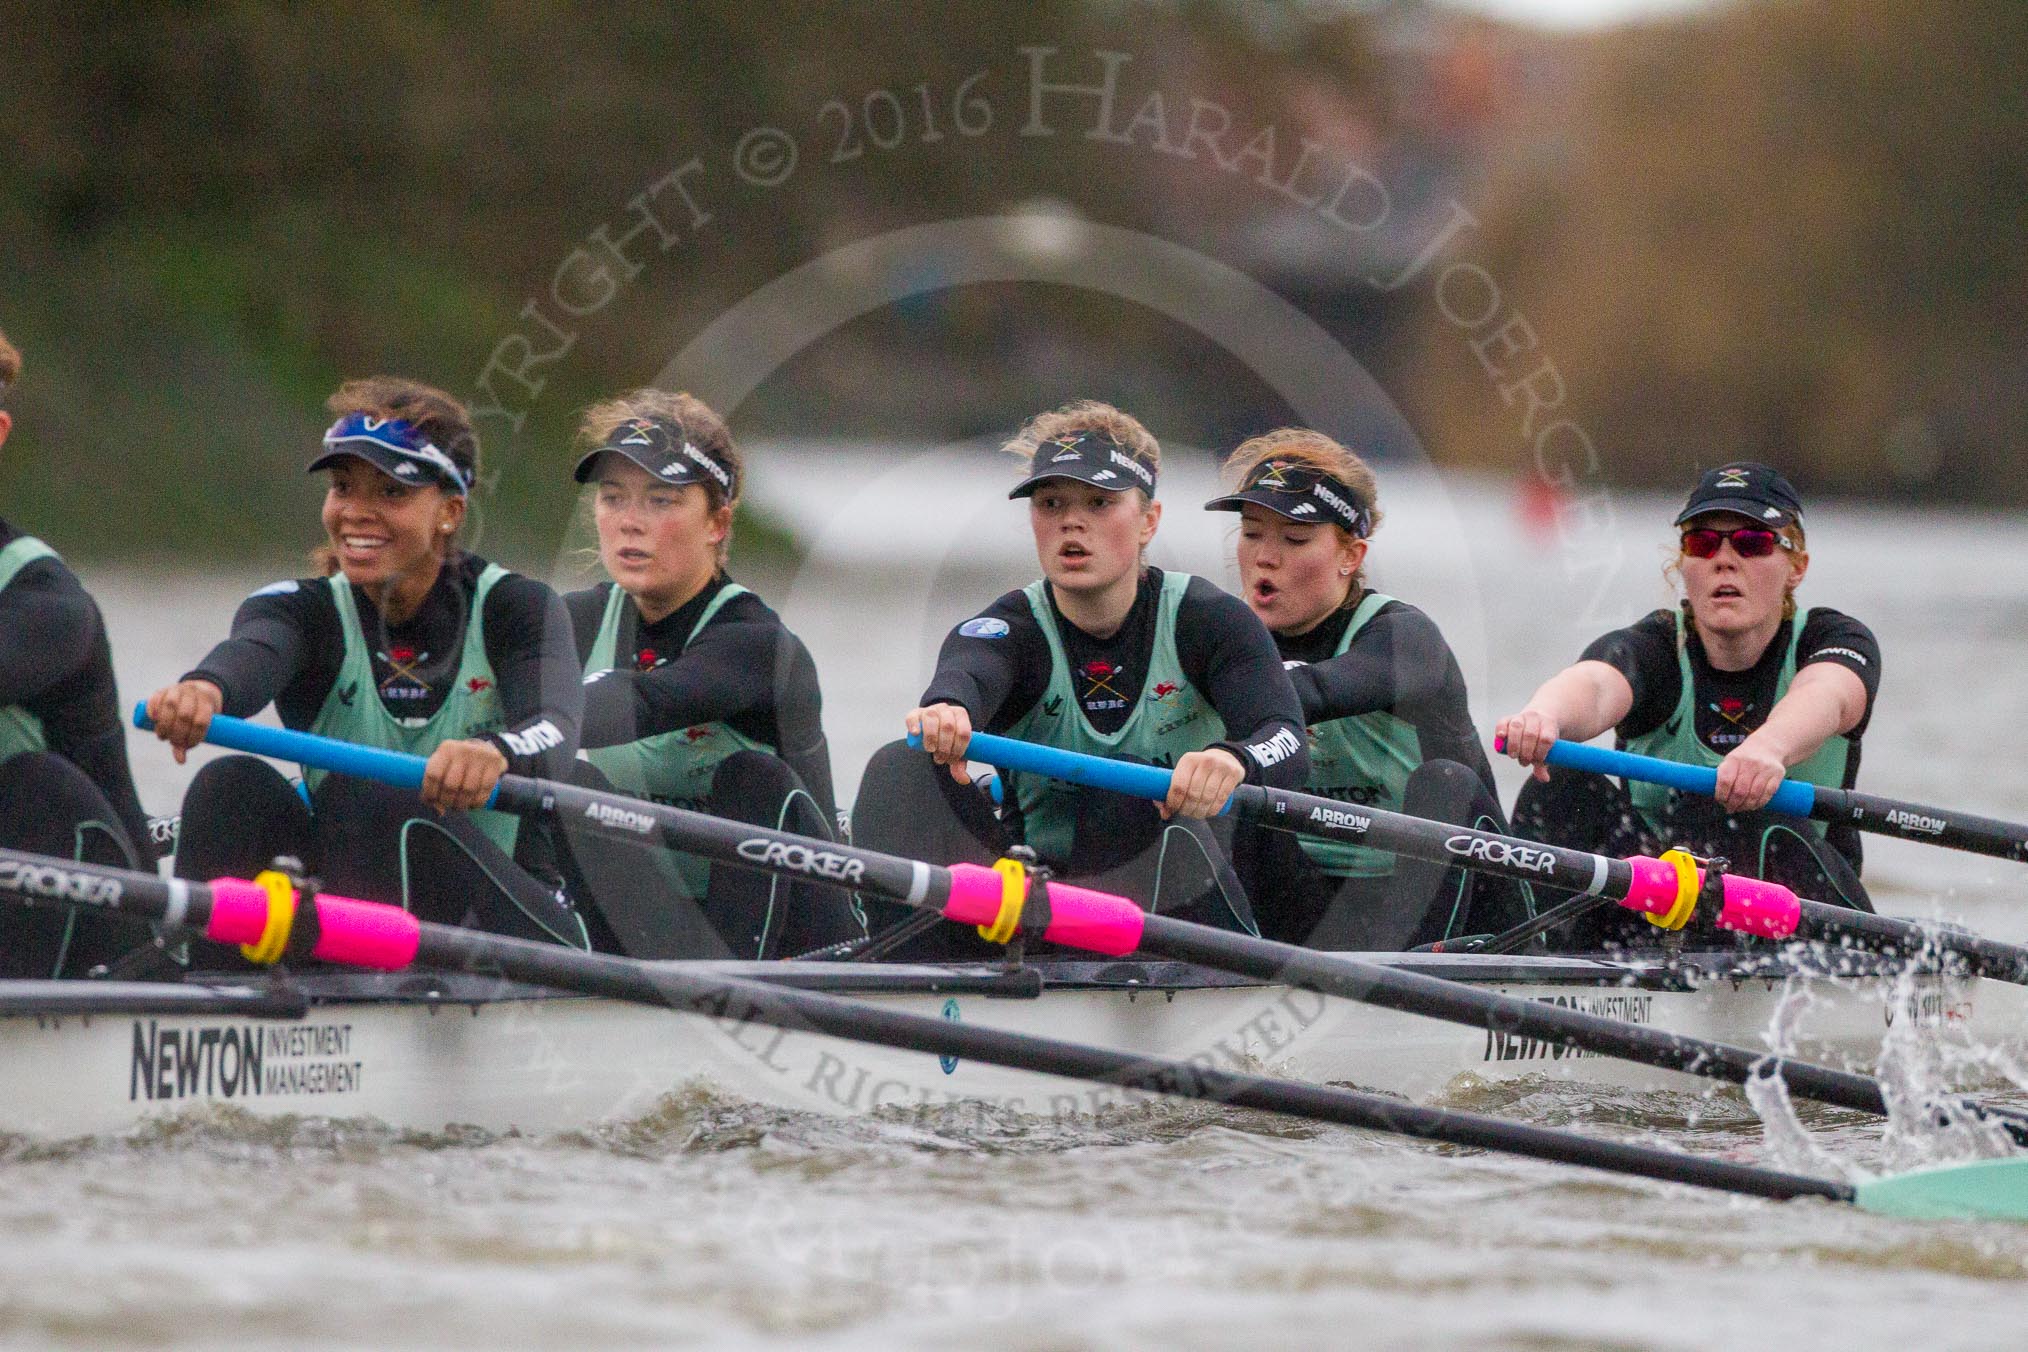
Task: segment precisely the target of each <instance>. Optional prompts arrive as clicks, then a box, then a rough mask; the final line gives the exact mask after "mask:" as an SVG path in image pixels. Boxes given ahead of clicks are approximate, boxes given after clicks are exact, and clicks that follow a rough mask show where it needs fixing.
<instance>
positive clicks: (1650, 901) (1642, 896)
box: [1620, 854, 1676, 915]
mask: <svg viewBox="0 0 2028 1352" xmlns="http://www.w3.org/2000/svg"><path fill="white" fill-rule="evenodd" d="M1627 864H1628V866H1629V867H1631V868H1632V869H1633V871H1634V880H1633V883H1632V884H1631V885H1630V886H1629V887H1628V888H1627V895H1626V896H1625V898H1624V899H1622V900H1621V902H1620V905H1622V906H1624V907H1626V908H1627V909H1628V910H1630V911H1645V912H1646V913H1647V914H1649V915H1667V914H1669V912H1670V910H1671V909H1673V908H1674V907H1675V905H1676V869H1675V866H1674V865H1672V864H1671V863H1670V862H1669V861H1668V860H1666V859H1654V858H1651V857H1649V856H1648V855H1645V854H1637V855H1634V856H1632V857H1630V858H1629V859H1628V860H1627Z"/></svg>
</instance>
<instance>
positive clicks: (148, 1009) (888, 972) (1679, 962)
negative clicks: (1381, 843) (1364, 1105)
mask: <svg viewBox="0 0 2028 1352" xmlns="http://www.w3.org/2000/svg"><path fill="white" fill-rule="evenodd" d="M1369 958H1370V960H1372V961H1375V962H1379V963H1383V964H1386V965H1388V966H1391V967H1396V968H1402V969H1408V970H1412V971H1415V972H1419V973H1423V974H1425V975H1430V976H1438V977H1444V978H1449V979H1453V980H1458V981H1462V982H1465V983H1467V984H1469V985H1472V986H1475V987H1478V988H1480V989H1485V990H1492V991H1498V992H1501V993H1504V994H1509V995H1515V996H1520V997H1523V998H1526V999H1529V1000H1535V1001H1542V1002H1546V1003H1550V1004H1554V1005H1559V1006H1562V1007H1565V1008H1572V1009H1577V1010H1581V1011H1584V1012H1588V1013H1593V1014H1598V1015H1603V1016H1606V1017H1609V1018H1614V1019H1618V1020H1622V1021H1624V1022H1628V1023H1634V1024H1640V1025H1645V1026H1650V1027H1655V1028H1660V1029H1665V1030H1668V1031H1673V1032H1679V1033H1684V1034H1688V1035H1691V1036H1695V1037H1699V1038H1705V1039H1711V1040H1715V1041H1723V1042H1731V1043H1736V1044H1740V1045H1744V1046H1748V1047H1766V1046H1768V1045H1769V1038H1770V1035H1771V1034H1772V1033H1773V1031H1774V1030H1775V1029H1777V1028H1779V1029H1781V1030H1782V1036H1783V1038H1784V1046H1785V1049H1786V1050H1788V1051H1791V1052H1793V1053H1796V1054H1799V1055H1801V1056H1803V1057H1805V1058H1807V1059H1810V1060H1815V1061H1818V1062H1822V1063H1828V1064H1832V1065H1838V1066H1847V1067H1854V1068H1860V1067H1870V1066H1871V1065H1873V1064H1874V1062H1875V1060H1876V1058H1877V1057H1878V1055H1879V1052H1880V1048H1881V1045H1882V1041H1883V1038H1884V1037H1885V1035H1886V1034H1887V1033H1888V1032H1889V1030H1890V1028H1891V1027H1892V1026H1894V1025H1896V1024H1900V1025H1902V1026H1904V1027H1907V1026H1911V1025H1912V1026H1913V1027H1915V1028H1918V1029H1921V1030H1925V1032H1926V1034H1928V1033H1934V1032H1935V1031H1936V1030H1944V1029H1947V1030H1949V1031H1950V1032H1951V1033H1952V1034H1953V1036H1954V1037H1955V1036H1963V1037H1966V1038H1968V1039H1970V1040H1971V1041H1974V1042H1977V1043H1980V1044H1985V1045H1989V1046H1999V1047H2007V1046H2018V1045H2019V1044H2020V1043H2021V1041H2022V1040H2023V1033H2022V1030H2023V1029H2028V1019H2024V1018H2023V1014H2024V1012H2028V1010H2024V1005H2028V988H2024V987H2021V986H2017V985H2010V984H2006V983H2002V982H1998V981H1993V980H1988V979H1983V978H1979V977H1973V976H1964V975H1947V974H1943V973H1931V974H1928V975H1916V976H1908V975H1900V976H1897V975H1895V974H1894V971H1893V969H1892V968H1891V967H1890V966H1888V965H1885V964H1881V963H1878V962H1876V961H1873V960H1870V959H1867V958H1864V957H1863V956H1861V955H1857V954H1845V955H1841V956H1840V959H1839V961H1840V964H1841V965H1840V968H1839V970H1838V971H1837V972H1835V973H1833V972H1829V971H1826V970H1822V969H1820V968H1814V967H1811V966H1807V965H1803V964H1801V963H1799V962H1798V961H1797V960H1796V959H1794V958H1792V957H1784V956H1781V955H1778V954H1767V955H1742V954H1739V953H1736V952H1727V953H1708V954H1698V953H1690V954H1679V955H1675V956H1673V957H1667V958H1665V957H1662V956H1659V955H1658V956H1655V957H1651V958H1632V957H1630V958H1628V959H1626V960H1609V959H1605V958H1583V957H1520V956H1501V957H1477V956H1473V955H1437V954H1385V955H1369ZM676 965H681V966H685V967H688V968H691V969H697V970H703V971H709V972H713V973H717V974H720V975H726V976H743V977H749V978H754V979H759V980H764V981H767V982H771V983H777V984H782V985H787V986H793V987H798V988H802V989H809V990H819V991H824V992H828V993H832V994H837V995H843V996H848V997H850V998H852V999H855V1000H860V1001H865V1002H867V1003H870V1004H874V1005H879V1006H884V1007H887V1008H892V1009H898V1010H904V1011H908V1012H912V1013H918V1014H927V1015H931V1016H937V1017H941V1018H944V1019H949V1020H957V1021H960V1022H964V1023H970V1024H976V1025H983V1026H991V1027H999V1028H1005V1029H1009V1030H1013V1031H1018V1032H1022V1033H1029V1034H1037V1035H1042V1036H1048V1037H1057V1038H1064V1039H1074V1040H1077V1041H1082V1042H1087V1043H1093V1044H1097V1045H1100V1046H1104V1047H1108V1048H1114V1049H1118V1050H1123V1051H1127V1052H1130V1053H1135V1054H1145V1055H1151V1056H1164V1057H1173V1058H1179V1059H1186V1060H1194V1061H1197V1062H1199V1063H1202V1064H1207V1065H1210V1066H1214V1067H1218V1068H1223V1069H1232V1070H1252V1069H1268V1070H1271V1071H1272V1072H1274V1073H1275V1074H1278V1075H1281V1076H1284V1077H1287V1078H1291V1079H1297V1080H1302V1081H1307V1082H1310V1083H1330V1084H1351V1085H1357V1086H1359V1087H1362V1088H1370V1089H1379V1090H1384V1091H1388V1092H1391V1093H1395V1094H1400V1095H1404V1096H1407V1097H1409V1098H1412V1099H1425V1098H1429V1097H1431V1096H1435V1095H1438V1094H1441V1093H1442V1092H1444V1091H1445V1090H1446V1089H1450V1088H1454V1087H1456V1086H1457V1085H1459V1084H1460V1083H1461V1082H1464V1077H1472V1076H1476V1077H1478V1078H1480V1079H1484V1080H1510V1079H1515V1078H1519V1077H1526V1076H1542V1077H1547V1078H1549V1079H1554V1080H1567V1081H1582V1082H1587V1083H1596V1084H1603V1085H1612V1086H1620V1087H1624V1088H1632V1089H1676V1090H1695V1089H1700V1088H1703V1087H1704V1086H1705V1084H1706V1082H1705V1081H1702V1080H1696V1079H1692V1078H1691V1077H1689V1076H1687V1075H1683V1074H1681V1073H1678V1072H1675V1071H1670V1070H1662V1069H1657V1068H1653V1067H1649V1066H1644V1065H1641V1064H1638V1063H1635V1062H1631V1061H1623V1060H1618V1059H1611V1058H1604V1057H1595V1056H1591V1055H1589V1054H1586V1053H1583V1052H1579V1051H1575V1050H1572V1049H1568V1048H1564V1047H1561V1046H1556V1045H1552V1044H1550V1043H1547V1042H1543V1041H1538V1040H1535V1039H1532V1038H1527V1037H1519V1036H1509V1035H1507V1034H1505V1033H1502V1032H1500V1031H1498V1030H1497V1029H1492V1030H1489V1029H1475V1028H1469V1027H1461V1026H1458V1025H1456V1024H1449V1023H1442V1022H1437V1021H1434V1020H1430V1019H1425V1018H1418V1017H1414V1016H1411V1015H1408V1014H1403V1013H1397V1012H1394V1011H1391V1010H1387V1009H1382V1008H1377V1007H1373V1006H1368V1005H1362V1004H1356V1003H1353V1002H1351V1001H1346V1000H1339V999H1331V998H1327V997H1324V996H1320V995H1318V994H1316V993H1315V992H1313V991H1308V990H1304V989H1300V988H1295V987H1290V986H1282V985H1272V984H1263V983H1258V982H1250V981H1245V980H1241V979H1237V978H1233V977H1230V976H1225V975H1221V974H1218V973H1214V972H1210V971H1206V970H1204V969H1200V968H1194V967H1189V966H1185V965H1183V964H1179V963H1173V962H1160V961H1142V960H1124V961H1111V962H1092V961H1069V960H1055V959H1038V960H1034V961H1031V962H1029V963H1026V964H1023V965H1019V966H1015V967H993V966H965V965H944V964H936V965H930V964H921V965H907V964H878V965H876V964H851V963H828V962H827V963H818V962H801V963H798V962H788V963H780V962H777V963H740V962H712V963H689V964H676ZM691 1084H704V1085H708V1086H710V1087H711V1088H713V1089H715V1090H719V1091H722V1092H725V1093H728V1094H731V1095H734V1096H738V1097H741V1098H745V1099H750V1100H753V1101H756V1102H760V1103H766V1104H773V1105H778V1106H781V1107H785V1108H790V1109H799V1110H809V1111H817V1112H824V1113H842V1114H855V1113H866V1112H873V1111H882V1110H884V1111H888V1112H913V1111H921V1110H924V1109H938V1110H950V1111H959V1110H961V1109H960V1108H959V1105H971V1106H977V1107H978V1108H979V1109H980V1110H981V1111H997V1112H1006V1113H1021V1114H1036V1115H1043V1116H1062V1115H1069V1114H1083V1113H1090V1112H1093V1111H1097V1110H1103V1109H1105V1108H1107V1107H1110V1106H1114V1105H1118V1104H1122V1103H1124V1102H1126V1101H1127V1100H1128V1099H1129V1098H1131V1097H1134V1096H1133V1095H1131V1094H1129V1093H1127V1092H1126V1091H1123V1090H1120V1089H1117V1088H1112V1087H1107V1086H1095V1085H1091V1084H1085V1083H1080V1082H1077V1081H1072V1080H1065V1079H1056V1078H1053V1077H1050V1076H1045V1075H1039V1074H1034V1073H1030V1072H1026V1071H1017V1070H1006V1069H1001V1068H997V1067H993V1066H987V1065H982V1064H976V1063H971V1062H967V1061H964V1060H962V1059H955V1058H949V1057H937V1056H933V1055H928V1054H924V1053H919V1052H910V1051H901V1050H894V1049H888V1048H882V1047H876V1046H870V1045H864V1044H859V1043H850V1042H844V1041H840V1040H838V1039H835V1038H832V1037H829V1036H824V1035H819V1034H815V1033H809V1032H794V1031H784V1030H777V1029H771V1028H767V1027H764V1026H761V1025H758V1024H754V1023H751V1022H741V1023H725V1024H717V1023H714V1022H713V1021H711V1020H708V1019H705V1018H701V1017H699V1016H696V1015H691V1014H676V1013H671V1012H667V1011H663V1010H657V1009H653V1008H646V1007H643V1006H641V1005H638V1004H627V1003H621V1002H618V1001H614V1000H607V999H602V998H593V997H584V996H572V995H559V994H557V993H555V992H553V991H549V990H545V989H541V988H537V987H532V986H523V985H516V984H513V983H508V982H503V981H500V980H497V979H492V978H486V977H479V976H473V975H468V974H447V973H446V974H436V973H427V972H402V973H379V974H374V973H363V974H362V973H347V972H338V971H314V972H307V973H300V974H296V975H288V974H262V975H259V976H245V977H242V976H238V975H233V976H219V977H215V978H212V979H204V978H201V977H192V978H189V979H186V980H185V981H183V982H180V983H175V984H166V983H131V982H66V983H57V982H8V983H0V1085H4V1088H0V1132H4V1133H9V1134H14V1135H19V1136H27V1137H34V1138H40V1139H62V1138H70V1137H76V1136H84V1135H93V1134H101V1133H108V1132H119V1131H123V1130H126V1129H129V1128H132V1127H135V1126H137V1125H139V1124H141V1123H143V1122H146V1121H148V1120H150V1119H155V1118H160V1117H163V1116H167V1115H173V1114H178V1113H187V1112H191V1111H204V1110H207V1109H209V1108H213V1107H218V1108H230V1109H238V1110H242V1111H245V1112H247V1113H251V1114H255V1115H258V1116H264V1117H265V1116H281V1115H310V1116H320V1117H333V1118H346V1119H350V1118H363V1119H371V1120H376V1121H379V1122H383V1123H386V1124H388V1125H390V1126H394V1127H399V1128H407V1129H415V1130H423V1131H436V1130H440V1129H443V1128H445V1127H447V1126H452V1125H470V1126H476V1127H479V1128H482V1129H486V1130H490V1131H509V1130H519V1131H528V1132H550V1131H557V1130H567V1129H572V1128H580V1127H585V1126H589V1125H592V1124H595V1123H599V1122H608V1121H616V1120H628V1119H632V1118H636V1117H639V1116H641V1115H642V1114H644V1113H647V1112H649V1111H651V1110H652V1109H653V1108H654V1106H655V1105H656V1104H657V1103H658V1101H660V1100H661V1099H662V1098H663V1097H664V1096H665V1095H667V1094H669V1093H671V1092H672V1091H676V1090H678V1089H681V1088H683V1087H684V1086H687V1085H691Z"/></svg>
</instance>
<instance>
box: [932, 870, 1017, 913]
mask: <svg viewBox="0 0 2028 1352" xmlns="http://www.w3.org/2000/svg"><path fill="white" fill-rule="evenodd" d="M950 871H951V894H950V896H949V897H947V898H945V899H944V919H946V920H955V921H957V922H958V923H959V924H960V925H990V924H992V923H993V922H994V921H995V920H998V919H999V918H1000V897H1001V895H1002V892H1003V889H1004V888H1005V887H1006V885H1007V884H1006V880H1005V879H1003V878H1002V877H1001V876H1000V875H999V874H997V873H995V872H993V870H992V869H989V868H986V867H985V866H983V865H981V864H952V865H951V870H950Z"/></svg>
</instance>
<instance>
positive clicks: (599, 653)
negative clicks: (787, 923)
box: [580, 582, 775, 923]
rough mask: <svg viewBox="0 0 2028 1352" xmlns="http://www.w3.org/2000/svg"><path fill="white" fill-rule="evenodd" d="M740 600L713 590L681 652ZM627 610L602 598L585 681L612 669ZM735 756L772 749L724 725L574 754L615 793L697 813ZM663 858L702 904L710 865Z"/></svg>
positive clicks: (736, 591) (683, 857) (627, 600)
mask: <svg viewBox="0 0 2028 1352" xmlns="http://www.w3.org/2000/svg"><path fill="white" fill-rule="evenodd" d="M745 594H746V588H745V587H742V586H740V585H739V584H738V583H737V582H728V583H726V584H725V586H723V587H721V588H719V591H718V594H717V595H716V596H714V597H712V598H711V600H710V601H709V602H707V603H706V605H705V607H704V613H703V614H701V615H699V616H698V617H697V623H696V624H694V625H692V626H691V627H690V632H689V633H688V634H686V635H685V636H684V638H683V646H684V647H685V648H688V647H689V646H690V645H691V644H692V643H693V642H695V641H696V638H697V636H698V635H699V634H701V633H703V632H704V626H705V625H707V624H710V623H711V619H712V616H714V615H716V614H718V612H719V610H720V609H721V608H722V607H723V606H724V605H725V604H726V603H727V602H728V601H731V600H732V599H733V598H734V597H736V596H743V595H745ZM632 604H633V598H632V597H630V596H628V595H627V593H626V592H625V591H623V590H621V589H620V588H619V587H617V586H616V587H614V588H613V590H612V593H611V595H609V596H607V597H606V612H605V617H604V618H603V619H602V620H600V621H599V632H598V637H596V638H594V639H593V640H592V648H591V656H590V657H588V658H586V659H585V664H584V672H585V675H586V676H597V675H600V674H601V673H604V672H608V671H611V670H613V669H614V668H615V667H616V666H617V665H618V663H619V644H620V621H621V620H622V619H623V618H624V617H625V616H626V613H627V607H628V606H630V605H632ZM740 751H764V752H766V753H767V754H769V755H774V754H775V748H773V747H771V746H769V745H768V744H767V743H766V742H762V741H757V740H756V739H754V738H752V737H748V736H746V735H745V734H744V733H741V732H738V731H736V730H735V729H734V728H733V726H732V725H731V724H730V723H724V722H718V723H700V724H698V725H697V726H695V727H689V728H677V729H675V730H674V731H671V732H659V733H656V734H654V735H653V736H650V737H642V738H640V739H639V740H637V741H632V742H623V743H621V744H620V745H619V746H601V747H595V748H592V749H589V750H586V751H584V752H582V753H580V754H582V755H583V756H584V758H585V759H586V760H588V761H590V762H591V763H592V764H593V765H595V766H597V767H598V769H599V772H600V773H601V774H603V775H605V777H606V778H607V779H609V780H611V781H612V784H613V787H614V788H615V789H618V790H619V791H620V792H621V793H625V794H630V795H632V796H633V797H636V798H648V799H652V800H654V801H655V802H658V803H667V804H670V805H671V806H674V807H687V808H692V809H696V808H701V807H702V806H703V805H704V802H705V800H706V799H707V798H709V797H710V795H711V778H712V776H713V775H715V774H716V773H717V772H718V767H719V765H720V764H722V763H723V762H724V761H725V760H726V758H727V757H729V756H731V755H733V754H734V753H735V752H740ZM666 857H667V858H669V859H671V860H672V861H673V862H674V864H675V868H676V872H677V875H678V877H679V878H680V879H681V880H682V885H683V887H684V889H685V890H686V891H687V892H688V893H689V894H690V895H691V896H692V897H694V898H696V899H698V900H700V901H701V900H703V898H704V897H705V895H706V893H707V892H708V891H709V889H710V886H711V865H710V862H709V861H708V860H704V859H699V858H697V857H696V856H694V855H689V854H674V855H669V856H666ZM770 923H772V921H771V922H770Z"/></svg>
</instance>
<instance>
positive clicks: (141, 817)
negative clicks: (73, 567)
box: [0, 521, 155, 866]
mask: <svg viewBox="0 0 2028 1352" xmlns="http://www.w3.org/2000/svg"><path fill="white" fill-rule="evenodd" d="M22 534H23V532H21V531H19V530H17V529H15V528H14V527H13V526H11V525H9V524H8V523H7V522H5V521H0V549H4V548H5V547H6V546H8V545H10V544H12V543H13V542H14V541H16V540H18V539H20V538H21V536H22ZM0 705H7V706H11V705H19V706H20V707H21V708H23V709H25V710H27V711H28V712H29V713H31V714H34V715H35V716H36V717H37V718H39V719H41V720H42V730H43V737H44V740H45V741H46V742H47V744H48V747H49V750H50V751H51V752H53V753H54V754H56V755H59V756H62V757H63V758H64V759H65V760H67V761H69V762H70V763H71V764H73V765H75V766H77V768H78V769H80V770H82V771H83V772H84V774H85V777H86V778H88V779H90V780H91V781H92V783H94V784H96V785H97V786H98V788H99V792H101V793H103V794H104V795H105V796H106V801H107V802H108V803H110V804H111V805H112V808H113V811H114V812H116V813H118V814H119V818H120V824H121V825H122V826H124V827H125V828H126V829H127V835H128V836H129V837H130V838H131V839H132V841H133V845H134V848H135V850H137V851H138V852H139V854H140V858H141V861H142V863H143V865H144V866H145V865H146V864H147V863H149V862H151V861H152V860H153V859H154V857H155V852H154V848H153V846H152V844H151V843H150V841H149V838H148V818H147V814H145V813H143V812H142V811H141V800H140V797H139V796H138V795H137V794H136V793H135V792H134V772H133V768H132V767H131V766H130V765H129V764H128V763H127V734H126V724H125V722H124V721H123V720H122V718H121V716H120V694H119V689H118V686H117V685H116V683H115V681H114V678H113V650H112V644H111V642H110V641H109V640H108V638H107V636H106V624H105V619H104V617H102V616H101V615H100V614H99V607H98V603H97V602H95V601H93V600H92V598H91V594H90V593H89V592H87V591H86V590H85V589H84V584H83V583H81V582H79V581H78V579H77V575H76V574H75V573H73V572H71V571H70V569H69V568H67V567H65V566H64V565H63V563H62V561H60V560H58V559H52V558H42V559H36V560H34V561H33V562H31V563H28V564H25V565H23V567H22V569H21V571H20V572H18V573H16V574H15V575H14V581H13V582H12V583H10V584H9V585H8V587H7V589H6V590H5V591H0Z"/></svg>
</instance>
